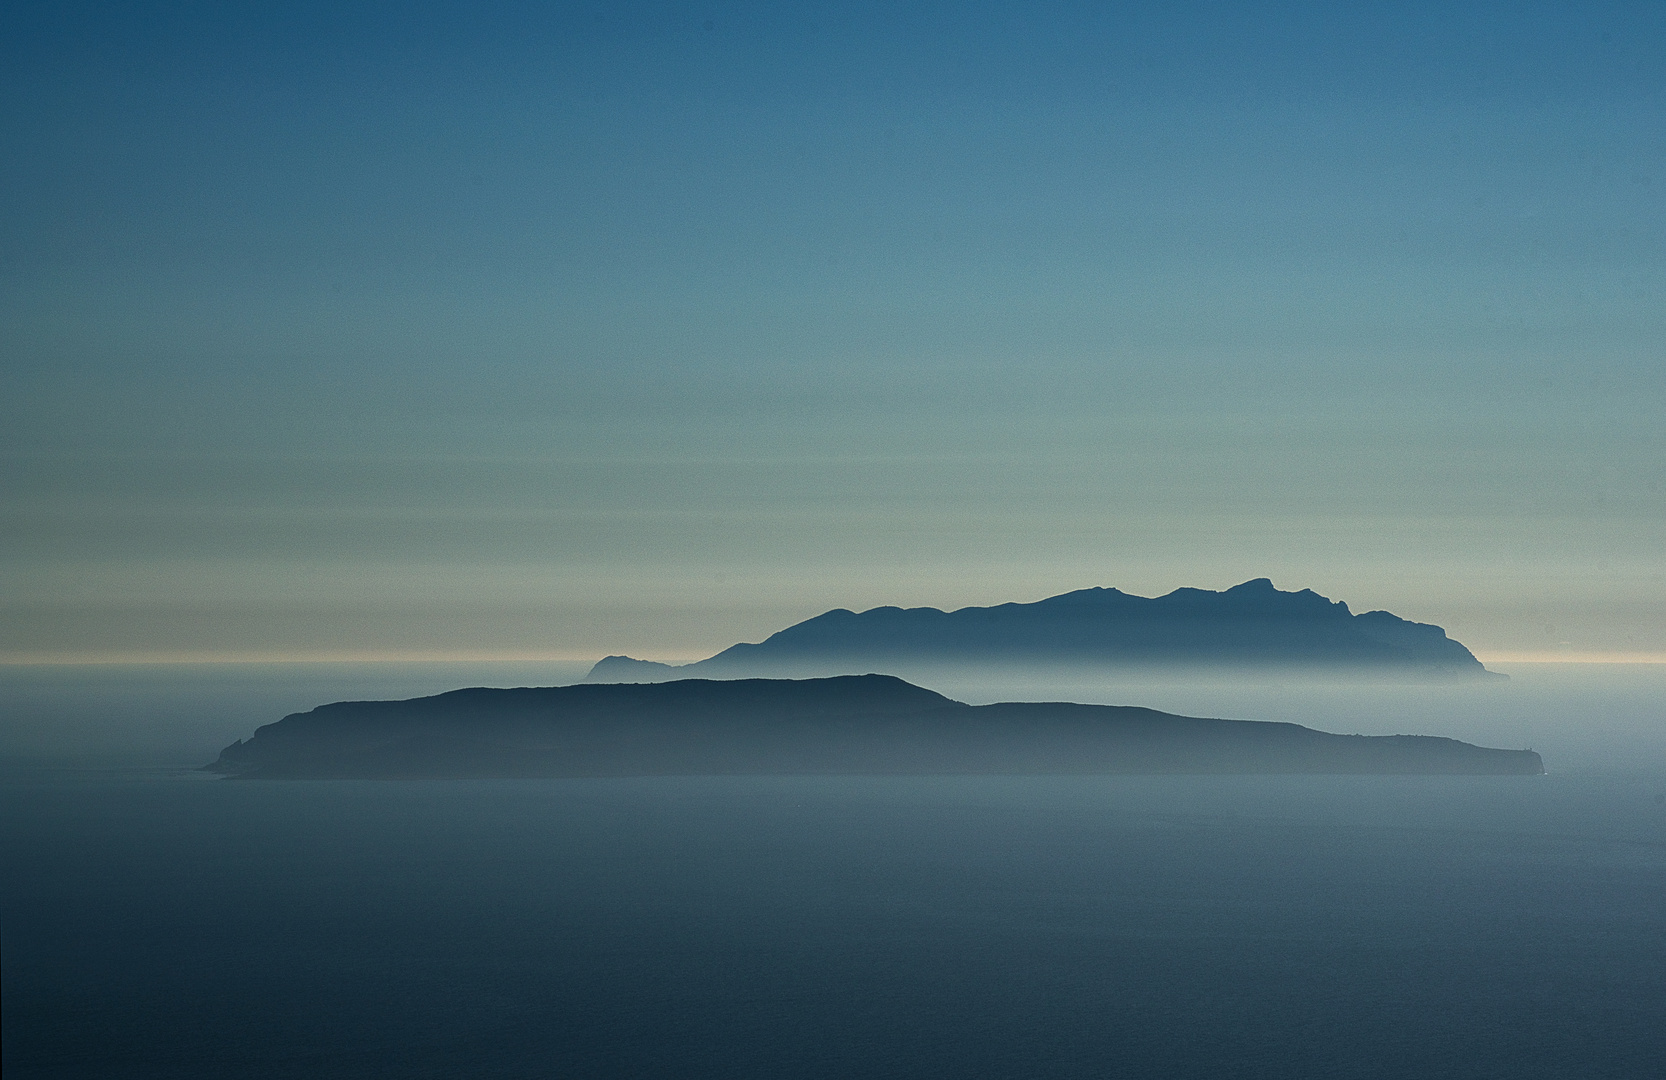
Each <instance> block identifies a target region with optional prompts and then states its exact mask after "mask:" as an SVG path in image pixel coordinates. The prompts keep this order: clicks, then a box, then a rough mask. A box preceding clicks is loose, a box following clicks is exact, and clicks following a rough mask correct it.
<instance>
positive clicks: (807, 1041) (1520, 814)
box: [0, 770, 1666, 1080]
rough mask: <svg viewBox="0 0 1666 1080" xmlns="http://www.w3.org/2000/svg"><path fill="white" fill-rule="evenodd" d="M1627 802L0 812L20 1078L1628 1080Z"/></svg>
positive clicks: (1634, 818)
mask: <svg viewBox="0 0 1666 1080" xmlns="http://www.w3.org/2000/svg"><path fill="white" fill-rule="evenodd" d="M1663 793H1666V785H1663V783H1662V781H1661V779H1660V777H1659V775H1658V774H1657V773H1652V772H1640V773H1619V772H1611V773H1600V772H1599V773H1586V774H1572V775H1570V774H1557V773H1555V772H1554V771H1553V773H1552V775H1550V776H1545V777H1533V778H1518V777H1500V778H1406V777H1364V778H1361V777H1227V778H1222V777H1197V778H1188V777H1111V778H1076V777H1070V778H1060V777H1049V778H967V779H960V778H931V779H908V778H887V779H837V778H834V779H829V778H813V779H812V778H804V779H787V778H742V779H715V778H707V779H672V780H667V779H651V780H577V781H526V782H519V781H509V782H452V783H353V782H322V783H308V782H293V783H283V782H278V783H249V782H245V783H238V782H225V781H217V780H212V779H208V778H206V777H202V776H199V775H193V774H188V773H182V772H170V771H165V770H158V771H149V772H137V771H136V772H128V773H109V772H106V773H79V774H71V773H56V774H52V773H42V772H34V773H26V774H18V775H14V776H13V777H12V778H11V779H10V780H9V781H7V782H6V783H4V784H3V785H0V845H3V851H0V855H3V866H4V875H5V876H4V899H3V905H4V907H3V923H0V925H3V932H4V998H5V1001H4V1005H5V1007H4V1014H3V1015H4V1024H5V1030H4V1055H5V1061H4V1065H5V1069H6V1074H7V1076H8V1077H9V1078H10V1080H21V1078H26V1077H47V1076H50V1077H71V1076H88V1077H132V1078H140V1077H209V1076H215V1077H219V1076H236V1077H337V1076H341V1077H346V1076H352V1077H377V1076H390V1077H392V1076H398V1077H407V1076H409V1077H423V1076H434V1077H441V1076H444V1077H455V1076H469V1077H500V1076H501V1077H566V1076H571V1077H588V1076H596V1077H604V1076H605V1077H636V1076H640V1077H854V1076H874V1077H888V1076H897V1077H1015V1078H1018V1077H1025V1078H1028V1077H1121V1076H1127V1077H1210V1078H1217V1077H1280V1078H1288V1077H1409V1076H1415V1077H1464V1078H1482V1077H1500V1078H1503V1077H1509V1078H1512V1080H1514V1078H1523V1077H1558V1078H1562V1077H1572V1076H1578V1077H1627V1078H1632V1077H1636V1078H1642V1077H1657V1076H1660V1075H1662V1074H1663V1070H1666V1066H1663V1063H1666V805H1663V804H1662V803H1661V802H1658V801H1657V797H1658V796H1660V795H1662V794H1663Z"/></svg>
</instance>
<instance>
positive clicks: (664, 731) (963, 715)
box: [205, 675, 1544, 779]
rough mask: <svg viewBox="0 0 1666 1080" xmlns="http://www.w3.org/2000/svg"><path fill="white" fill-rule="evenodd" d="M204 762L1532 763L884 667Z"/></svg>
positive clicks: (471, 773) (547, 707)
mask: <svg viewBox="0 0 1666 1080" xmlns="http://www.w3.org/2000/svg"><path fill="white" fill-rule="evenodd" d="M205 768H206V769H208V770H211V771H215V772H220V773H224V774H226V775H228V776H233V777H240V778H245V779H279V778H296V779H300V778H307V779H330V778H336V779H440V778H509V777H582V776H675V775H683V776H689V775H725V774H728V775H736V774H770V775H805V774H810V775H814V774H827V775H841V774H843V775H860V774H866V775H881V774H892V775H932V774H962V775H969V774H983V775H993V774H1017V775H1036V774H1111V773H1361V774H1364V773H1374V774H1385V773H1399V774H1434V773H1444V774H1464V775H1482V774H1485V775H1501V774H1509V775H1530V774H1538V773H1542V772H1543V771H1544V765H1543V762H1541V761H1540V759H1539V755H1538V754H1535V753H1533V752H1532V751H1531V750H1492V749H1487V748H1484V747H1479V746H1473V745H1471V744H1469V743H1464V742H1458V741H1456V740H1453V739H1445V738H1436V737H1431V736H1426V735H1389V736H1362V735H1333V734H1329V733H1327V732H1323V731H1315V730H1313V729H1312V728H1306V727H1301V726H1299V725H1296V724H1286V723H1269V722H1263V721H1251V720H1215V719H1202V718H1198V717H1190V716H1174V715H1171V714H1169V713H1161V712H1157V711H1155V710H1152V709H1142V708H1133V707H1126V706H1113V705H1077V704H1072V703H1069V702H1007V703H1003V704H996V705H967V704H964V703H962V702H958V701H953V700H951V699H949V698H946V697H944V696H943V695H941V694H938V693H934V692H933V691H931V690H926V689H924V688H922V687H919V686H915V685H913V684H911V683H907V682H904V681H903V680H901V679H898V678H895V677H892V676H889V675H855V676H840V677H836V678H828V679H806V680H786V679H742V680H727V681H725V680H707V679H688V680H682V681H678V682H669V683H622V684H579V685H577V686H556V687H541V688H520V689H503V690H494V689H483V688H481V689H471V690H454V691H452V692H450V693H447V694H440V695H437V696H435V697H426V698H415V699H413V700H410V701H348V702H337V703H336V704H333V705H322V706H319V707H318V708H316V709H313V710H312V711H311V712H307V713H296V714H294V715H291V716H286V717H284V718H283V719H282V720H280V721H278V722H277V723H274V724H267V725H266V726H264V727H262V728H260V729H259V730H257V731H256V732H255V733H254V735H253V736H252V737H251V738H249V739H248V740H247V741H243V740H239V741H237V742H236V743H233V744H232V745H231V746H228V747H226V749H225V750H224V751H222V752H221V754H220V757H219V760H217V761H215V762H214V763H213V764H211V765H208V766H205Z"/></svg>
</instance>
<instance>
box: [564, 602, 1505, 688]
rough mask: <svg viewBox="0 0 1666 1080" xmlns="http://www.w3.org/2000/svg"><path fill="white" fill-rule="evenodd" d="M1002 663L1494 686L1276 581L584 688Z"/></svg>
mask: <svg viewBox="0 0 1666 1080" xmlns="http://www.w3.org/2000/svg"><path fill="white" fill-rule="evenodd" d="M1002 663H1005V664H1028V665H1049V664H1059V665H1087V666H1108V667H1116V666H1140V665H1153V666H1175V665H1182V666H1184V665H1194V666H1227V667H1233V666H1237V667H1292V666H1294V667H1303V666H1311V667H1318V668H1326V669H1330V670H1347V669H1362V670H1369V671H1377V672H1394V673H1402V674H1416V675H1422V676H1440V677H1446V676H1453V675H1459V676H1489V675H1496V673H1494V672H1488V671H1487V670H1486V668H1485V667H1484V666H1483V665H1482V664H1481V662H1480V661H1479V660H1477V659H1476V658H1475V655H1474V654H1473V653H1471V652H1470V651H1469V650H1468V649H1467V648H1465V647H1464V645H1463V644H1462V643H1460V642H1458V641H1455V640H1453V639H1452V638H1449V637H1448V636H1447V635H1446V631H1445V630H1444V629H1442V628H1441V627H1439V626H1435V625H1433V624H1431V623H1418V622H1412V621H1410V620H1407V619H1402V618H1400V617H1399V616H1398V615H1395V614H1393V613H1392V612H1388V611H1367V612H1364V613H1361V614H1358V615H1356V614H1354V613H1353V612H1352V611H1351V610H1350V609H1349V607H1348V605H1347V603H1346V602H1345V601H1341V600H1331V599H1329V598H1328V597H1325V596H1321V595H1320V594H1319V593H1316V592H1314V591H1313V590H1311V589H1302V590H1300V591H1297V592H1284V591H1281V590H1279V589H1278V588H1276V587H1275V586H1274V585H1273V583H1272V581H1271V579H1268V578H1253V579H1251V580H1249V581H1246V582H1243V583H1242V584H1240V585H1235V586H1233V587H1232V588H1230V589H1226V590H1223V591H1220V592H1214V591H1211V590H1207V589H1195V588H1180V589H1175V590H1174V591H1173V592H1170V593H1166V594H1164V595H1162V596H1159V597H1143V596H1135V595H1133V594H1130V593H1125V592H1122V591H1121V590H1119V589H1115V588H1088V589H1078V590H1075V591H1072V592H1067V593H1060V594H1058V595H1056V596H1050V597H1046V598H1044V599H1041V600H1037V601H1034V602H1032V603H1026V604H1020V603H1005V604H998V605H994V606H990V607H965V608H958V609H955V610H953V611H944V610H942V609H940V608H932V607H916V608H902V607H896V606H882V607H876V608H869V609H867V610H866V611H862V612H856V611H852V610H850V609H848V608H834V609H832V610H830V611H825V612H823V613H822V614H820V615H816V616H813V617H812V618H809V619H805V620H804V621H802V622H799V623H794V624H793V625H792V626H788V627H786V628H784V629H782V630H779V631H777V632H775V633H774V634H771V635H770V636H769V637H767V638H765V639H764V640H763V641H761V642H756V643H750V642H743V643H740V644H736V645H731V646H730V647H729V648H727V649H724V650H723V651H721V652H719V653H717V654H716V655H714V656H710V657H707V658H706V659H704V660H699V661H696V662H694V663H691V664H684V665H680V666H679V665H670V664H661V663H657V662H655V661H649V660H637V659H635V658H633V657H629V656H608V657H604V658H603V659H602V660H601V661H599V662H598V663H597V664H596V665H595V666H594V667H593V668H592V669H591V671H590V673H589V674H588V675H586V677H585V678H586V681H588V682H640V681H660V680H664V679H672V678H689V677H711V678H745V677H800V678H803V677H826V676H831V675H839V674H860V673H862V672H866V671H897V672H901V671H907V670H912V669H914V668H918V667H921V666H930V665H942V664H980V665H989V664H1002ZM1499 677H1501V676H1499Z"/></svg>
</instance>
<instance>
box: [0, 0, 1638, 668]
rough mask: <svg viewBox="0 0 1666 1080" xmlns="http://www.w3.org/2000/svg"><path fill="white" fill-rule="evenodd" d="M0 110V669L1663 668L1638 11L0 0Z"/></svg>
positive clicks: (1585, 6)
mask: <svg viewBox="0 0 1666 1080" xmlns="http://www.w3.org/2000/svg"><path fill="white" fill-rule="evenodd" d="M0 101H3V102H4V104H3V105H0V138H3V145H4V153H0V350H3V352H0V469H3V472H0V485H3V494H4V499H3V505H0V659H10V660H14V661H15V660H29V659H95V658H102V659H122V658H128V659H140V658H153V659H155V658H198V659H201V658H214V657H223V658H253V657H314V658H328V657H342V656H355V657H365V656H390V657H392V656H467V657H492V656H501V657H538V656H548V657H562V658H569V659H581V658H594V657H598V656H601V655H603V654H605V653H614V652H627V653H630V654H632V655H637V656H647V657H652V658H656V659H667V660H678V659H693V658H697V657H700V656H704V655H709V654H710V653H713V652H715V651H717V650H718V649H720V648H723V647H724V646H727V645H729V644H731V643H733V642H735V641H737V640H757V639H759V638H761V637H763V636H764V635H766V634H768V633H770V632H772V631H773V630H776V629H779V628H780V627H781V626H784V625H786V624H788V623H790V622H793V621H796V620H798V619H801V618H805V617H808V616H810V615H813V614H816V613H817V612H820V611H822V610H825V609H827V608H830V607H835V606H843V607H852V608H864V607H870V606H874V605H877V604H883V603H899V604H908V605H914V604H930V605H933V606H939V607H956V606H962V605H966V604H986V603H999V602H1003V601H1007V600H1034V599H1039V598H1041V597H1043V596H1047V595H1050V594H1052V593H1057V592H1062V591H1065V590H1068V589H1073V588H1082V587H1087V586H1090V585H1104V586H1112V585H1114V586H1117V587H1120V588H1123V589H1125V590H1127V591H1130V592H1140V593H1145V594H1148V595H1150V594H1156V593H1162V592H1166V591H1168V590H1170V589H1173V588H1175V587H1178V586H1182V585H1194V586H1200V587H1206V588H1224V587H1226V586H1229V585H1232V584H1235V583H1237V582H1239V581H1242V580H1245V579H1247V578H1251V577H1258V576H1271V577H1272V578H1273V579H1274V581H1275V582H1277V583H1278V584H1279V586H1280V587H1283V588H1290V589H1296V588H1302V587H1311V588H1314V589H1317V590H1318V591H1320V592H1323V593H1325V594H1327V595H1330V596H1332V597H1334V598H1339V599H1345V600H1347V601H1349V603H1350V604H1351V605H1353V606H1354V608H1355V609H1356V610H1366V609H1369V608H1388V609H1390V610H1392V611H1395V612H1396V613H1398V614H1401V615H1403V616H1406V617H1408V618H1414V619H1419V620H1423V621H1431V622H1438V623H1440V624H1442V625H1444V626H1446V627H1447V628H1448V629H1449V630H1450V631H1451V632H1452V633H1453V635H1454V636H1456V637H1458V638H1459V639H1461V640H1463V641H1464V642H1465V643H1466V644H1468V645H1470V646H1471V647H1472V648H1473V649H1474V650H1475V651H1476V652H1477V653H1478V654H1480V655H1481V656H1482V657H1483V658H1487V657H1494V658H1502V657H1508V656H1518V657H1519V656H1546V655H1566V656H1592V655H1609V656H1612V655H1621V654H1624V655H1632V656H1638V655H1651V656H1655V657H1660V658H1666V423H1663V422H1662V417H1666V5H1663V4H1660V3H1658V2H1647V3H1630V4H1625V3H1610V4H1604V3H1580V4H1533V3H1521V2H1516V3H1509V4H1487V5H1483V4H1461V3H1460V4H1453V3H1441V4H1424V5H1419V4H1408V3H1395V4H1383V5H1375V4H1361V3H1334V4H1271V3H1254V4H1249V3H1240V4H1230V3H1206V4H1182V3H1176V4H1162V5H1155V4H1154V5H1149V6H1145V5H1117V4H1051V5H1049V4H1041V3H1024V4H1006V5H999V4H974V3H956V4H887V5H861V4H839V5H825V6H817V5H813V4H806V3H795V4H763V3H712V4H698V3H686V4H630V3H614V2H609V3H594V4H589V3H587V4H531V3H528V4H490V3H482V2H474V3H469V4H422V3H399V4H391V3H390V4H362V3H360V4H355V3H330V4H309V3H296V2H289V3H283V4H271V5H261V4H243V5H225V4H218V3H174V4H163V3H156V4H119V3H113V4H77V3H73V2H57V3H51V4H44V3H43V4H32V3H28V4H17V3H7V4H5V6H4V12H3V18H0Z"/></svg>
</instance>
